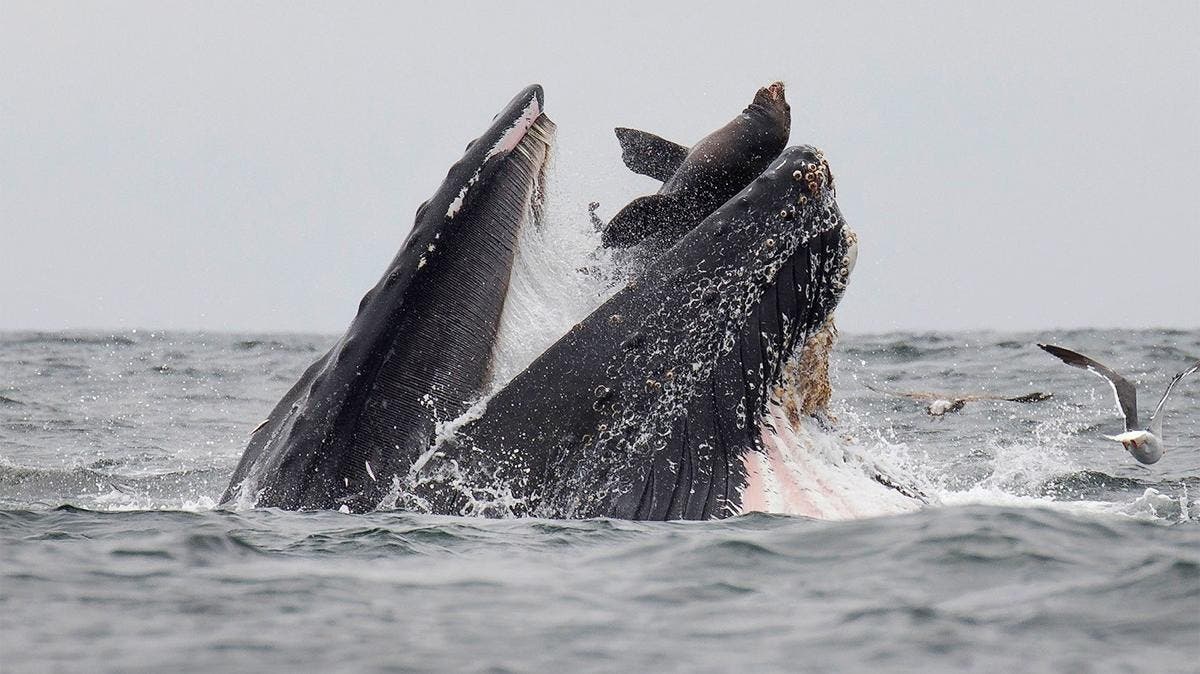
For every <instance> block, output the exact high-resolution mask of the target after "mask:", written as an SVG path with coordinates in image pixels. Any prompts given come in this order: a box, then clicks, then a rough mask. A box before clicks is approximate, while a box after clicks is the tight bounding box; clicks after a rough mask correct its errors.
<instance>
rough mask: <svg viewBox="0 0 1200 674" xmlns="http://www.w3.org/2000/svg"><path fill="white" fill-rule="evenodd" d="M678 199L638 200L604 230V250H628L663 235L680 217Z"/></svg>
mask: <svg viewBox="0 0 1200 674" xmlns="http://www.w3.org/2000/svg"><path fill="white" fill-rule="evenodd" d="M680 202H681V200H680V199H679V197H677V196H675V195H672V194H651V195H648V196H644V197H638V198H637V199H634V200H633V201H631V202H629V204H628V205H626V206H625V208H622V209H621V211H620V212H619V213H617V214H616V215H614V216H613V219H612V220H610V221H609V222H608V224H607V225H606V226H605V227H604V232H603V233H602V238H601V241H602V242H603V244H604V247H605V248H628V247H629V246H636V245H637V244H639V243H641V242H642V240H643V239H645V238H646V237H648V236H652V235H654V234H658V233H659V232H662V231H663V230H664V229H665V228H667V227H669V226H671V223H672V222H674V219H675V218H678V216H679V209H680V208H681V207H682V205H681V203H680Z"/></svg>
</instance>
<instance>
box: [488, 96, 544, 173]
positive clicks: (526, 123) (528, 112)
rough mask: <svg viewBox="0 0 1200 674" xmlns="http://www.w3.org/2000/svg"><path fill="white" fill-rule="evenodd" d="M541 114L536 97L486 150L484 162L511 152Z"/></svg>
mask: <svg viewBox="0 0 1200 674" xmlns="http://www.w3.org/2000/svg"><path fill="white" fill-rule="evenodd" d="M541 114H542V109H541V106H540V105H538V100H537V97H536V96H535V97H534V98H532V99H530V101H529V105H527V106H525V111H524V112H522V113H521V116H520V117H518V118H517V121H516V122H514V123H513V125H512V126H511V127H509V129H508V131H505V132H504V135H503V136H501V137H500V140H498V141H496V144H495V145H493V146H492V149H491V150H488V153H487V157H485V158H484V161H487V160H488V159H491V158H492V157H493V156H495V155H497V154H499V153H501V152H511V151H512V149H513V148H514V147H516V146H517V144H518V143H520V142H521V139H522V138H524V137H525V133H526V132H527V131H529V127H531V126H533V122H534V121H535V120H536V119H537V118H538V116H539V115H541Z"/></svg>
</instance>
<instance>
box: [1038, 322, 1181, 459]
mask: <svg viewBox="0 0 1200 674" xmlns="http://www.w3.org/2000/svg"><path fill="white" fill-rule="evenodd" d="M1038 346H1039V347H1041V349H1042V350H1043V351H1045V352H1046V353H1049V354H1050V355H1052V356H1055V357H1057V358H1059V359H1060V360H1062V362H1064V363H1066V364H1067V365H1070V366H1072V367H1078V368H1081V369H1084V370H1088V371H1090V372H1094V373H1096V374H1098V375H1100V376H1101V377H1104V379H1105V380H1106V381H1107V382H1108V385H1109V386H1111V387H1112V390H1113V393H1115V394H1116V396H1117V406H1118V407H1120V408H1121V414H1122V415H1124V417H1125V432H1124V433H1121V434H1120V435H1106V436H1104V437H1106V438H1108V439H1109V440H1116V441H1117V442H1119V443H1121V444H1122V445H1124V446H1125V449H1126V450H1128V451H1129V453H1130V454H1132V455H1133V458H1135V459H1137V460H1138V461H1140V462H1142V463H1145V464H1151V463H1155V462H1157V461H1158V460H1159V459H1161V458H1162V455H1163V452H1165V451H1166V447H1164V446H1163V441H1162V416H1161V415H1160V414H1159V413H1160V412H1162V408H1163V404H1164V403H1166V402H1167V397H1168V396H1170V395H1171V389H1173V388H1175V384H1177V383H1179V380H1180V379H1183V378H1184V377H1186V376H1188V375H1189V374H1191V373H1193V372H1195V371H1196V370H1198V369H1200V360H1198V361H1196V362H1195V363H1192V366H1191V367H1189V368H1188V369H1186V370H1184V371H1183V372H1180V373H1179V374H1177V375H1175V376H1174V377H1172V378H1171V383H1170V384H1167V390H1166V391H1164V392H1163V395H1162V399H1161V400H1159V401H1158V406H1157V407H1155V408H1154V413H1153V414H1151V415H1150V425H1149V426H1147V427H1146V428H1145V429H1144V430H1143V429H1140V428H1138V425H1139V424H1138V413H1137V387H1136V386H1134V385H1133V384H1132V383H1131V382H1130V381H1129V380H1128V379H1126V378H1124V377H1122V376H1121V375H1119V374H1117V373H1116V372H1113V371H1112V370H1111V369H1110V368H1108V367H1106V366H1104V365H1102V364H1100V363H1098V362H1096V361H1094V360H1092V359H1091V358H1088V357H1087V356H1085V355H1083V354H1081V353H1076V352H1074V351H1071V350H1070V349H1064V348H1062V347H1061V346H1054V345H1052V344H1038Z"/></svg>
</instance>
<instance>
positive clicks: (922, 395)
mask: <svg viewBox="0 0 1200 674" xmlns="http://www.w3.org/2000/svg"><path fill="white" fill-rule="evenodd" d="M867 388H869V389H871V390H872V391H875V392H876V393H886V394H887V395H890V396H896V397H898V398H908V399H910V400H949V398H947V397H946V396H942V395H939V394H937V393H928V392H925V391H891V390H888V389H885V388H877V387H875V386H871V385H870V384H867Z"/></svg>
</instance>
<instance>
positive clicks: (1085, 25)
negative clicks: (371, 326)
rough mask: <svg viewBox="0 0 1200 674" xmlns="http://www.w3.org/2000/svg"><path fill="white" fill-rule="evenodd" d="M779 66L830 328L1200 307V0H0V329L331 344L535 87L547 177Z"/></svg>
mask: <svg viewBox="0 0 1200 674" xmlns="http://www.w3.org/2000/svg"><path fill="white" fill-rule="evenodd" d="M777 78H778V79H783V80H785V81H786V82H787V84H788V99H789V101H790V102H791V104H792V115H793V120H792V143H793V144H797V143H811V144H814V145H817V146H819V147H821V148H822V149H824V150H825V152H826V154H827V156H828V157H829V161H830V164H831V166H832V168H833V172H834V175H835V177H836V179H837V185H838V195H839V201H840V203H841V206H842V209H843V211H844V212H845V214H846V216H847V218H848V219H849V221H850V222H851V224H852V226H853V227H854V228H855V229H856V231H857V232H858V233H859V237H860V240H861V250H860V256H859V264H858V268H857V269H856V270H855V273H854V276H853V278H852V281H851V285H850V289H849V291H848V293H847V296H846V299H845V300H844V302H843V305H842V309H841V310H840V313H839V315H840V321H841V324H842V326H843V329H844V330H849V331H855V332H878V331H888V330H898V329H961V328H1001V329H1005V328H1011V329H1039V328H1046V329H1049V328H1054V327H1077V326H1105V327H1152V326H1173V327H1200V301H1198V299H1197V289H1198V287H1200V269H1198V268H1197V266H1198V264H1200V3H1197V2H1195V1H1194V0H1186V1H1183V2H1154V3H1146V4H1145V5H1141V4H1134V3H1119V4H1113V3H1096V2H1079V3H1046V2H1005V3H986V4H985V3H974V2H944V3H943V2H937V3H922V4H919V5H917V4H915V3H907V4H904V5H901V4H900V3H874V2H871V3H867V2H859V3H853V4H845V3H830V2H824V1H822V2H816V3H804V2H786V3H779V4H774V3H744V4H743V3H721V4H717V3H712V4H710V5H693V4H691V3H688V4H682V3H649V2H631V3H616V2H596V3H588V4H582V3H548V2H528V3H512V2H506V3H482V2H481V3H470V4H467V3H450V2H448V3H441V5H440V6H438V7H436V8H434V7H422V8H420V9H415V8H410V7H408V3H381V4H379V5H370V4H367V3H320V4H310V5H301V4H299V3H264V4H253V5H251V4H248V3H199V4H188V3H159V2H154V3H46V2H35V3H15V2H11V1H10V0H3V1H2V2H0V329H26V328H68V327H109V328H120V327H143V328H204V329H210V330H289V331H327V332H338V331H341V330H342V329H344V327H345V325H346V324H347V323H348V322H349V319H350V318H351V316H352V315H353V313H354V310H355V308H356V306H357V301H358V299H359V297H360V296H361V295H362V293H363V292H364V291H365V290H366V289H367V288H368V287H370V286H371V285H372V284H373V283H374V282H375V281H376V280H377V278H378V277H379V275H380V274H381V273H382V271H383V268H384V266H385V265H386V263H387V262H388V260H390V259H391V257H392V256H393V254H394V253H395V251H396V249H397V248H398V246H399V245H400V243H401V242H402V240H403V238H404V236H405V234H406V233H407V231H408V228H409V227H410V225H411V223H412V216H413V213H414V211H415V210H416V207H417V205H418V204H419V203H420V202H421V201H423V200H424V199H426V198H427V197H428V196H429V195H430V194H432V192H433V191H434V190H435V189H436V187H437V185H438V184H439V183H440V182H441V180H442V178H443V177H444V176H445V173H446V170H447V169H448V168H449V166H450V164H451V163H452V162H453V161H455V160H457V159H458V157H459V156H460V155H461V152H462V148H463V146H464V145H465V143H466V142H467V141H468V140H470V139H471V138H473V137H475V136H476V135H478V134H479V133H480V132H481V131H482V130H483V129H484V128H485V127H486V126H487V123H488V121H489V120H490V119H491V116H492V115H493V114H495V112H496V111H498V110H499V109H500V107H501V106H502V105H503V104H504V103H506V102H507V101H508V100H509V98H510V97H511V96H512V95H513V94H515V93H516V91H517V90H518V89H519V88H520V87H521V86H523V85H525V84H528V83H531V82H540V83H541V84H543V85H544V86H545V88H546V105H547V110H548V112H549V114H550V116H551V117H552V118H553V119H554V120H555V121H556V122H557V123H558V127H559V153H560V155H559V156H560V160H559V168H560V171H559V175H557V176H556V179H557V182H558V184H559V185H565V186H567V187H568V189H570V190H572V193H573V194H574V193H576V192H577V193H578V199H579V200H580V201H581V203H586V200H587V199H590V198H598V199H600V200H601V201H602V202H603V203H604V205H605V208H604V209H603V210H604V211H606V212H608V213H612V212H614V211H615V210H616V209H617V208H619V207H620V206H621V205H623V204H624V203H625V202H626V201H628V200H629V199H630V198H632V197H634V196H637V195H638V194H641V193H646V192H649V191H651V189H652V184H651V183H649V182H648V181H646V180H645V179H643V178H639V177H637V176H633V175H631V174H630V173H628V172H627V171H626V170H625V169H624V168H623V167H622V166H621V162H620V154H619V150H618V147H617V144H616V141H615V139H614V138H613V136H612V131H611V129H612V127H613V126H617V125H621V126H634V127H639V128H643V129H646V130H650V131H653V132H655V133H658V134H660V135H663V136H666V137H668V138H671V139H675V140H679V141H682V142H685V143H690V142H694V141H695V140H697V139H698V138H699V137H701V136H702V135H704V134H705V133H707V132H709V131H711V130H712V129H714V128H716V127H717V126H719V125H721V124H723V123H725V122H726V121H727V120H728V119H730V118H731V117H732V116H733V115H734V114H736V113H737V112H738V111H740V110H741V108H742V107H744V106H745V105H746V104H747V103H748V102H749V99H750V97H751V96H752V95H753V92H754V90H755V89H756V88H757V87H759V86H761V85H763V84H765V83H766V82H769V81H771V80H773V79H777Z"/></svg>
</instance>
